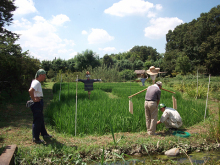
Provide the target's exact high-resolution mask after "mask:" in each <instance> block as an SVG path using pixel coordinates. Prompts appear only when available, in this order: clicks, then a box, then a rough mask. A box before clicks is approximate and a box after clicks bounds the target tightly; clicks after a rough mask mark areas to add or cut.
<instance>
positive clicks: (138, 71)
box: [134, 70, 145, 74]
mask: <svg viewBox="0 0 220 165" xmlns="http://www.w3.org/2000/svg"><path fill="white" fill-rule="evenodd" d="M134 72H135V73H136V74H144V73H145V70H135V71H134Z"/></svg>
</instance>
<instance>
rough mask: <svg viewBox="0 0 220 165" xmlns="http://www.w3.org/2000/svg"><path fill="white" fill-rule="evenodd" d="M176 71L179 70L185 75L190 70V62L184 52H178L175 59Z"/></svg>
mask: <svg viewBox="0 0 220 165" xmlns="http://www.w3.org/2000/svg"><path fill="white" fill-rule="evenodd" d="M175 70H176V72H180V73H181V74H182V75H186V74H187V73H188V72H190V71H191V63H190V59H189V57H188V56H186V55H185V53H182V52H181V53H180V55H178V58H177V60H176V67H175Z"/></svg>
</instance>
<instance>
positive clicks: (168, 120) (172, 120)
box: [157, 103, 183, 129]
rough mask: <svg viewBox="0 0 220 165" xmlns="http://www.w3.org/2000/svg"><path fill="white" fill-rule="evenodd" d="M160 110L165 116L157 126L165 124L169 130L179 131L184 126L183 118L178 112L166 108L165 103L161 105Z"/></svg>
mask: <svg viewBox="0 0 220 165" xmlns="http://www.w3.org/2000/svg"><path fill="white" fill-rule="evenodd" d="M158 110H161V111H162V112H163V114H162V116H161V118H160V120H158V121H157V124H160V123H164V125H165V126H166V127H167V128H169V129H172V128H175V129H177V128H179V127H181V126H182V124H183V123H182V118H181V116H180V114H179V113H178V112H177V110H175V109H173V108H170V107H166V105H165V104H163V103H161V104H159V106H158Z"/></svg>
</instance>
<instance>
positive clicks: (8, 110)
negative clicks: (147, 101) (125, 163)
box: [0, 83, 216, 164]
mask: <svg viewBox="0 0 220 165" xmlns="http://www.w3.org/2000/svg"><path fill="white" fill-rule="evenodd" d="M51 86H52V84H47V83H46V84H45V87H46V88H44V89H43V92H44V95H45V97H44V99H45V103H46V106H48V104H47V103H49V102H50V100H51V104H53V100H52V98H53V95H52V88H51ZM82 88H83V87H82ZM103 88H105V87H104V86H103ZM106 89H107V88H106ZM108 92H111V93H112V91H108ZM129 92H130V91H129ZM132 93H133V92H132ZM73 97H75V96H74V95H73ZM86 97H87V96H86V95H85V98H86ZM16 98H17V99H16V100H17V101H16V102H8V103H7V104H5V107H3V106H0V111H1V115H0V118H1V120H0V154H1V153H2V152H3V150H4V148H5V146H7V145H10V144H16V145H17V146H18V152H17V153H16V159H15V162H16V164H77V163H78V164H84V162H85V161H91V160H96V162H100V161H99V160H101V155H102V150H100V149H103V147H104V148H105V151H108V152H109V153H110V155H111V153H112V151H113V150H115V149H116V150H119V151H120V154H118V155H122V153H124V154H131V151H132V150H133V149H135V148H137V147H140V146H142V145H145V146H146V147H147V149H148V153H149V154H150V155H152V154H153V153H154V154H155V153H163V152H164V151H166V150H168V149H170V148H172V147H176V146H177V145H179V146H181V147H184V148H185V149H187V150H188V151H190V147H191V148H192V149H194V150H195V149H197V148H200V149H201V151H202V148H205V147H206V146H211V145H212V143H209V142H213V141H215V138H213V139H212V138H211V137H210V134H209V130H210V125H209V122H208V121H207V120H206V121H205V122H203V121H202V122H199V123H197V124H195V125H194V126H192V127H189V128H186V131H187V132H190V133H191V137H189V138H180V139H179V138H177V137H175V136H172V135H171V134H170V133H169V132H167V131H166V130H163V131H159V136H154V137H152V136H148V135H147V133H146V130H144V131H140V132H118V133H117V132H114V138H115V141H116V142H117V145H116V146H115V143H114V141H113V137H112V133H110V132H109V133H107V134H105V135H103V136H100V135H97V134H93V135H87V136H85V135H80V136H77V137H75V136H73V135H71V134H68V133H63V132H60V131H58V130H57V128H56V127H54V126H53V125H50V123H49V122H48V121H49V120H45V121H46V129H47V130H48V132H49V133H50V134H52V135H53V138H52V139H45V140H46V143H45V144H41V145H37V144H34V143H32V138H31V127H32V113H31V111H30V109H28V108H26V107H25V102H26V101H27V99H29V96H28V93H26V94H25V92H24V96H22V97H21V96H20V95H19V96H17V97H16ZM19 100H20V101H19ZM199 101H201V102H205V101H204V100H203V101H202V100H199ZM177 105H179V104H178V103H177ZM209 105H210V106H211V105H214V106H212V107H210V108H211V109H216V104H215V102H211V101H210V102H209ZM127 108H128V107H127ZM142 108H143V107H142ZM114 131H115V129H114ZM121 137H123V138H121ZM119 139H120V141H119ZM158 141H159V148H157V144H158ZM186 146H188V147H186ZM141 153H142V154H146V155H147V153H146V152H144V151H141ZM108 158H110V157H108V156H107V155H106V154H105V160H106V159H108ZM154 163H155V164H157V162H154ZM165 163H166V162H162V161H158V164H165ZM170 164H171V163H170ZM174 164H175V162H174Z"/></svg>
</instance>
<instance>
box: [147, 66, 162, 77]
mask: <svg viewBox="0 0 220 165" xmlns="http://www.w3.org/2000/svg"><path fill="white" fill-rule="evenodd" d="M159 71H160V68H155V67H154V66H151V67H150V68H149V70H147V74H149V75H157V74H158V72H159Z"/></svg>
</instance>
